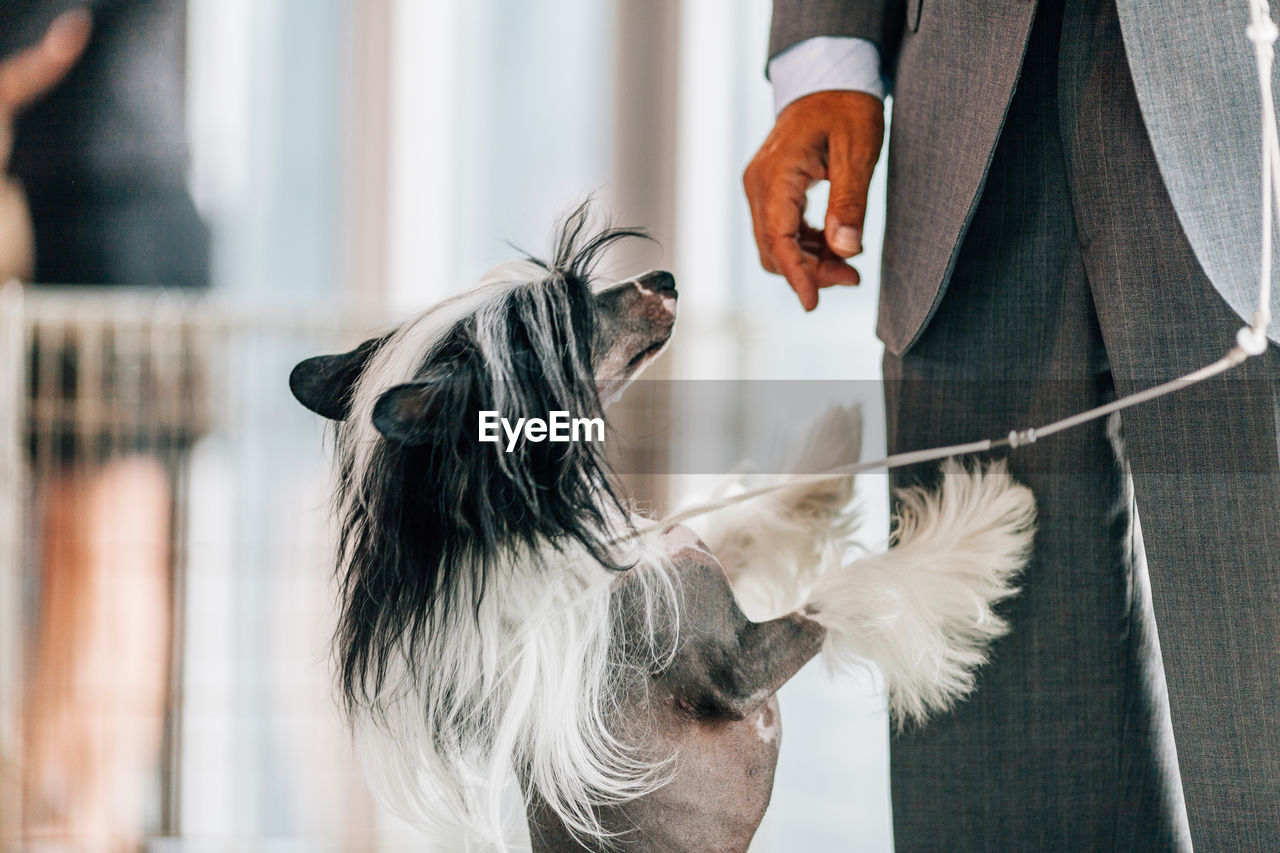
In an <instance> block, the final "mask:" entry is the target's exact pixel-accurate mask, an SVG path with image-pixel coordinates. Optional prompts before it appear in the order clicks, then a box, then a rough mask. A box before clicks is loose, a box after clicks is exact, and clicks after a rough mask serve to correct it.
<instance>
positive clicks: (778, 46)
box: [769, 0, 907, 71]
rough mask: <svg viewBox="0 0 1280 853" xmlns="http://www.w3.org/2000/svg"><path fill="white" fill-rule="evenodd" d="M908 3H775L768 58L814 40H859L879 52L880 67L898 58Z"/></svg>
mask: <svg viewBox="0 0 1280 853" xmlns="http://www.w3.org/2000/svg"><path fill="white" fill-rule="evenodd" d="M906 2H907V0H774V2H773V26H772V27H771V29H770V32H769V57H770V58H772V57H775V56H777V55H778V54H780V53H782V52H783V51H784V50H786V49H787V48H789V47H791V46H792V45H796V44H799V43H800V42H802V41H805V40H806V39H811V38H814V37H816V36H837V37H848V38H862V39H867V40H868V41H871V42H874V43H875V45H876V47H877V48H879V49H880V61H881V65H882V67H883V68H884V69H885V70H886V71H889V70H891V69H892V68H893V67H894V65H895V63H896V62H897V57H898V45H899V43H900V42H901V40H902V27H903V23H904V22H905V20H906V5H905V4H906Z"/></svg>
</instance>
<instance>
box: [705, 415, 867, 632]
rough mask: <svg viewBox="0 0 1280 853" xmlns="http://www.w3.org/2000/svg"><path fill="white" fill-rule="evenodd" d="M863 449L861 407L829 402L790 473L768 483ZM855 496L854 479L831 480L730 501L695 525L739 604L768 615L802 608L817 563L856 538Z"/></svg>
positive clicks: (757, 615) (849, 459)
mask: <svg viewBox="0 0 1280 853" xmlns="http://www.w3.org/2000/svg"><path fill="white" fill-rule="evenodd" d="M861 448H862V414H861V412H860V411H859V410H858V409H857V408H852V407H851V408H845V407H842V406H835V407H832V408H831V409H829V410H828V411H827V412H826V413H825V414H823V416H822V417H821V418H819V419H818V420H817V421H816V422H815V423H814V424H813V426H812V427H810V429H809V431H808V434H807V435H806V437H805V439H804V441H803V442H802V443H801V444H800V446H799V447H798V448H797V449H796V451H795V452H794V453H793V455H792V459H791V462H790V464H789V465H788V466H787V470H788V473H787V474H782V475H777V476H775V477H772V478H770V479H769V480H767V481H766V482H767V483H777V482H783V481H785V479H786V478H787V477H789V476H793V475H796V474H809V473H814V472H817V471H825V470H828V469H830V468H834V467H837V466H840V465H847V464H851V463H853V462H857V461H858V457H859V454H860V452H861ZM852 498H853V478H852V477H842V478H833V479H830V480H824V481H822V482H819V483H810V484H807V485H803V486H796V487H795V488H791V489H781V490H779V491H777V492H774V493H773V494H770V495H767V496H765V497H762V498H758V499H756V500H751V501H746V502H744V503H740V504H735V505H733V506H729V507H725V508H724V509H721V510H717V511H716V512H713V513H709V514H708V515H707V516H705V517H703V518H702V519H698V520H695V521H693V522H691V526H692V527H693V528H694V529H695V530H696V531H697V532H698V534H699V537H700V538H701V539H702V541H704V542H706V543H707V546H708V547H709V548H710V549H711V553H713V554H715V555H716V557H717V558H718V559H719V560H720V563H721V565H723V566H724V570H725V572H726V573H727V574H728V576H729V579H730V582H731V583H732V584H733V589H734V593H735V594H736V595H737V597H738V602H739V603H740V604H741V605H742V608H743V609H744V610H745V611H746V612H747V614H748V615H749V616H751V618H753V619H768V618H771V617H774V616H777V615H779V614H782V613H787V612H789V611H791V610H794V609H795V608H797V607H799V606H800V604H801V603H802V602H803V600H804V596H805V592H806V591H807V589H808V587H809V586H810V585H811V584H812V583H813V581H814V579H815V577H816V575H817V572H818V570H819V566H821V565H822V564H823V563H824V562H826V561H830V560H831V559H832V557H833V556H834V555H835V553H836V552H837V551H838V550H840V549H841V548H842V547H843V545H844V543H845V542H846V541H847V540H848V539H849V538H850V537H851V536H852V534H853V530H854V528H855V526H856V521H857V517H856V513H854V512H853V511H852V510H851V509H850V506H849V503H850V500H851V499H852Z"/></svg>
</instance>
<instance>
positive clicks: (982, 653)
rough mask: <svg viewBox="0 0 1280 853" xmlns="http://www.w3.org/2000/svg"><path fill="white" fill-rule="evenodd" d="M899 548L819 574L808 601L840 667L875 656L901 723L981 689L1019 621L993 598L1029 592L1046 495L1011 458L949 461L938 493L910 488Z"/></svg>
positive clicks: (903, 503)
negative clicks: (1021, 580) (987, 666)
mask: <svg viewBox="0 0 1280 853" xmlns="http://www.w3.org/2000/svg"><path fill="white" fill-rule="evenodd" d="M898 500H899V506H898V515H897V526H896V529H895V531H894V536H893V540H894V541H893V543H892V547H891V548H890V549H889V550H888V551H887V552H885V553H883V554H876V555H873V556H868V557H864V558H862V559H858V560H855V561H853V562H851V563H848V564H847V565H845V566H843V567H841V568H836V569H834V570H832V571H827V572H824V573H822V574H821V575H819V577H818V579H817V581H816V583H815V585H814V587H813V589H812V590H811V593H810V595H809V599H808V603H807V606H806V609H807V610H808V611H809V612H810V616H811V618H813V619H814V620H815V621H817V622H819V623H820V624H822V625H823V626H824V627H825V628H826V629H827V640H826V646H825V649H824V651H825V652H826V657H827V660H828V662H829V663H830V664H831V665H832V666H834V667H837V668H847V667H857V666H861V665H863V663H864V661H865V660H871V661H874V662H875V663H876V664H877V665H879V667H880V668H881V670H882V671H883V673H884V676H885V681H886V684H887V688H888V693H889V710H890V713H891V714H892V715H893V717H894V719H895V720H896V722H897V724H898V725H899V726H902V725H905V724H906V723H908V722H921V721H923V720H924V719H925V718H927V717H928V716H929V715H930V714H933V713H937V712H939V711H943V710H945V709H947V708H949V707H950V706H951V704H952V703H953V702H954V701H955V700H957V699H959V698H960V697H962V696H964V695H966V694H968V693H969V692H970V691H971V690H972V689H973V686H974V678H975V670H976V669H977V668H978V667H979V666H981V665H982V664H983V663H985V662H986V660H987V650H988V646H989V645H990V643H991V642H992V641H993V640H995V639H996V638H997V637H1000V636H1002V635H1003V634H1004V633H1005V632H1006V630H1007V626H1006V624H1005V622H1004V621H1003V620H1002V619H1001V618H1000V617H999V616H998V615H996V613H995V611H994V610H993V606H994V605H995V604H996V603H997V602H999V601H1001V600H1002V599H1004V598H1007V597H1009V596H1011V595H1013V594H1014V593H1015V592H1017V588H1016V587H1015V586H1014V585H1013V584H1014V579H1015V578H1016V576H1017V574H1018V573H1019V572H1020V571H1021V569H1022V568H1023V566H1024V565H1025V563H1026V561H1027V559H1028V557H1029V555H1030V550H1031V542H1032V537H1033V533H1034V524H1035V500H1034V498H1033V497H1032V494H1031V490H1030V489H1028V488H1027V487H1025V486H1021V485H1018V484H1017V483H1015V482H1014V481H1013V478H1012V477H1011V476H1009V474H1008V473H1007V472H1006V470H1005V468H1004V464H1003V463H995V464H993V465H991V466H990V467H988V468H986V469H985V470H983V469H982V468H976V469H973V470H967V469H965V468H964V467H963V466H961V465H960V463H958V462H956V461H954V460H948V461H947V462H946V463H944V464H943V485H942V486H941V488H940V489H938V490H936V491H926V490H924V489H907V490H904V491H901V492H899V493H898Z"/></svg>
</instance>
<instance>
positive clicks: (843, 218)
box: [824, 137, 875, 258]
mask: <svg viewBox="0 0 1280 853" xmlns="http://www.w3.org/2000/svg"><path fill="white" fill-rule="evenodd" d="M830 146H831V147H830V151H829V159H828V164H827V177H828V179H829V180H830V182H831V192H830V195H829V196H828V199H827V219H826V225H825V228H824V230H825V232H826V237H827V245H828V246H830V247H831V251H833V252H835V253H836V254H837V255H840V256H841V257H845V258H848V257H851V256H853V255H856V254H858V253H859V252H861V251H862V223H863V220H864V219H865V218H866V215H867V188H868V185H869V184H870V183H871V169H872V168H874V166H875V163H874V161H873V162H872V163H871V164H870V166H869V167H868V165H866V164H861V163H859V162H857V160H856V159H855V157H854V156H853V152H852V151H851V150H850V148H851V146H850V145H849V144H847V143H845V144H841V141H840V140H837V139H836V138H834V137H833V138H832V139H831V140H830Z"/></svg>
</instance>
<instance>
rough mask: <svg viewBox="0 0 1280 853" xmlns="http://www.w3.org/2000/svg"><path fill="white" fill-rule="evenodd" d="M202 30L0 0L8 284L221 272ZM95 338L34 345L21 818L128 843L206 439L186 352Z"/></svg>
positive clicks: (65, 837) (139, 3)
mask: <svg viewBox="0 0 1280 853" xmlns="http://www.w3.org/2000/svg"><path fill="white" fill-rule="evenodd" d="M184 35H185V33H184V8H183V4H182V3H181V2H178V0H118V2H117V0H98V2H83V1H82V2H69V0H0V56H2V57H3V61H2V63H0V139H2V140H3V141H4V142H5V143H7V144H6V145H4V146H3V148H0V154H7V155H8V156H7V168H6V169H5V170H4V171H5V174H6V177H5V179H4V185H3V188H2V189H0V266H3V269H0V277H3V278H4V279H7V278H9V277H17V278H20V279H22V280H26V281H34V282H39V283H42V284H58V285H75V286H88V287H95V288H101V287H112V286H134V287H140V286H161V287H168V286H176V287H184V288H192V287H195V288H199V287H204V286H206V285H207V283H208V278H209V238H208V233H207V231H206V229H205V227H204V225H203V223H202V222H201V220H200V218H199V216H198V215H197V213H196V210H195V207H194V205H193V204H192V201H191V198H190V196H189V194H188V191H187V143H186V137H185V127H184V115H183V89H184V86H183V54H184ZM10 146H11V150H9V149H10ZM93 345H94V351H93V352H89V351H88V350H87V349H86V348H85V347H82V346H81V344H80V342H78V341H76V340H74V339H65V340H63V341H61V342H58V341H53V342H48V341H41V340H40V339H39V337H37V340H36V342H35V346H34V347H33V351H32V363H31V365H30V376H31V382H30V390H29V393H30V400H29V403H30V407H31V411H32V412H33V421H32V423H33V426H32V428H31V435H30V450H31V461H32V463H33V467H34V470H35V476H34V487H35V494H36V496H37V498H36V503H37V512H36V513H35V516H36V522H37V524H38V527H39V531H40V532H39V537H38V545H37V546H36V553H37V557H38V561H39V566H40V571H39V572H38V577H37V578H36V586H37V589H38V591H37V594H36V595H35V596H34V599H35V600H37V601H38V613H37V614H36V619H35V620H34V621H35V633H34V639H33V642H32V643H31V647H32V648H33V650H34V651H33V653H32V654H31V655H29V656H28V659H27V661H26V670H27V674H28V675H27V688H26V703H25V704H26V711H25V715H24V721H23V732H24V746H23V754H22V756H21V757H20V764H21V767H22V775H23V792H24V793H23V814H22V819H21V821H22V822H21V825H22V828H23V834H24V837H25V839H26V842H27V844H29V845H31V846H38V845H39V844H40V843H41V842H47V843H50V844H52V845H54V846H56V847H57V849H67V848H70V849H93V850H129V849H137V847H138V846H139V844H140V842H141V840H142V838H143V837H144V834H145V831H146V829H147V828H148V825H151V826H153V827H154V826H155V824H156V823H157V817H158V815H157V811H158V809H157V806H156V804H157V802H158V798H157V792H158V791H159V790H160V784H159V783H160V776H159V763H160V761H159V759H160V755H161V751H162V743H163V737H164V723H165V715H166V698H167V696H168V693H169V683H168V681H169V649H170V633H171V626H170V621H171V615H170V614H171V583H172V578H171V572H172V568H171V565H172V562H171V556H170V551H171V528H172V524H173V518H172V509H171V480H172V477H173V475H174V460H175V458H176V454H177V453H180V452H181V450H182V449H183V448H184V447H185V446H186V445H187V444H189V443H190V441H191V440H192V438H193V437H194V434H195V432H196V431H197V430H196V429H195V428H193V427H192V423H193V419H192V417H191V412H189V411H184V410H183V409H184V406H183V403H182V400H180V399H179V400H177V401H175V400H174V399H160V398H161V397H162V396H163V395H165V394H169V396H170V397H172V396H173V395H172V394H171V393H170V391H169V390H167V389H170V388H171V386H170V385H166V384H165V382H162V381H161V380H160V378H159V377H161V376H162V375H172V374H174V373H177V374H178V375H179V376H180V377H181V380H180V381H181V383H182V384H184V385H185V386H190V385H191V383H192V382H194V381H196V380H195V379H194V373H193V365H192V359H191V357H190V353H189V352H188V351H187V350H186V349H185V348H180V349H179V351H177V352H171V353H169V355H170V356H171V357H173V358H175V359H176V360H177V361H179V362H180V364H178V365H176V366H175V365H173V364H160V363H157V360H156V357H155V356H153V355H149V354H148V353H147V351H146V350H145V349H142V348H137V349H129V348H125V347H123V346H121V345H120V344H119V343H118V342H114V341H112V340H106V341H96V342H93ZM86 393H88V394H89V395H91V396H92V400H93V405H92V406H90V404H89V402H87V401H85V400H82V399H81V397H82V396H83V395H84V394H86ZM175 403H176V405H175ZM82 408H83V409H85V410H86V411H87V410H89V409H93V412H92V413H91V414H86V415H82V412H81V409H82ZM51 411H52V412H57V415H56V416H54V417H46V415H48V413H49V412H51ZM85 418H93V420H90V421H87V420H85Z"/></svg>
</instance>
